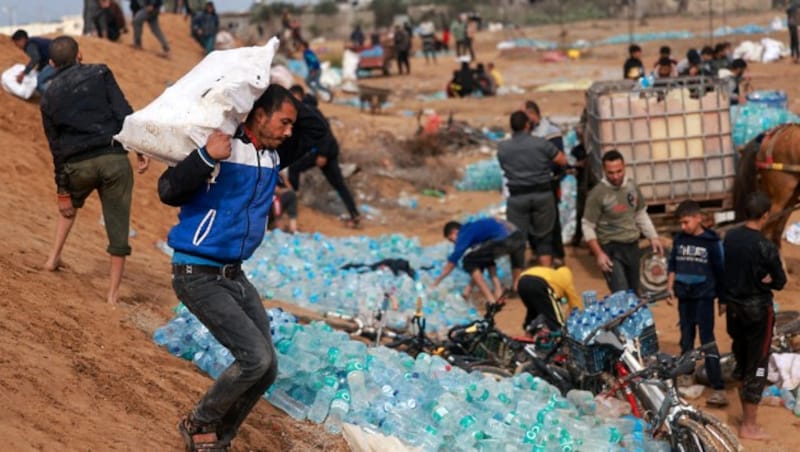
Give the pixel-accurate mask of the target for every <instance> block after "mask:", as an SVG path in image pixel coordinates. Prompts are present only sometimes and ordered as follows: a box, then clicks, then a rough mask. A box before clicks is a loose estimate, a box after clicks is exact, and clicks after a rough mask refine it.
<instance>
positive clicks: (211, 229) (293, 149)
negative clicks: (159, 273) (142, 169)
mask: <svg viewBox="0 0 800 452" xmlns="http://www.w3.org/2000/svg"><path fill="white" fill-rule="evenodd" d="M295 106H296V107H297V119H296V121H295V123H294V125H293V127H292V136H291V137H289V138H288V139H286V140H285V141H284V142H283V143H282V144H281V145H280V146H279V147H278V149H277V150H266V149H262V150H258V149H256V147H255V145H254V144H253V143H252V141H251V140H250V138H249V137H248V136H247V134H246V133H245V131H244V126H243V125H241V126H239V128H238V130H237V131H236V133H235V134H234V136H233V137H232V138H231V155H230V157H229V158H227V159H225V160H223V161H220V162H214V161H213V160H212V159H211V158H210V157H209V156H208V153H206V150H205V149H204V148H200V149H196V150H194V151H192V153H191V154H189V156H188V157H186V158H185V159H184V160H183V161H182V162H180V163H178V164H177V165H175V166H174V167H172V168H167V170H166V171H165V172H164V174H162V175H161V177H160V178H159V180H158V195H159V197H160V198H161V202H163V203H165V204H168V205H170V206H175V207H180V208H181V210H180V213H178V220H179V222H178V224H177V225H175V226H174V227H173V228H172V230H171V231H170V233H169V237H168V239H167V242H168V243H169V246H171V247H172V248H173V249H174V250H175V254H174V256H173V262H174V263H179V264H206V265H224V264H230V263H238V262H241V261H243V260H245V259H247V258H249V257H250V256H251V255H252V254H253V252H254V251H255V249H256V248H257V247H258V245H259V244H261V241H262V240H263V239H264V233H265V230H266V225H267V217H268V215H269V211H270V207H271V206H272V197H273V195H274V191H275V185H276V183H277V181H278V172H279V171H280V169H281V167H287V166H289V165H291V164H292V163H294V162H296V161H297V160H298V159H300V158H301V157H302V156H303V155H304V154H306V153H307V152H308V150H309V149H311V148H314V147H315V146H320V145H321V144H320V143H324V142H325V141H326V140H327V137H328V135H329V134H330V129H329V126H328V123H327V122H326V121H325V120H324V119H323V118H322V117H321V116H320V115H319V114H318V113H317V112H315V111H314V110H313V109H311V108H309V107H308V106H305V105H302V104H300V103H299V102H295Z"/></svg>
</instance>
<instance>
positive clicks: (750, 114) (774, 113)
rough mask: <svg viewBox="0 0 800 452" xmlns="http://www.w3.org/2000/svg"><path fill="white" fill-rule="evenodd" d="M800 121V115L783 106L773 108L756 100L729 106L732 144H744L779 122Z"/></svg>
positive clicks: (779, 123)
mask: <svg viewBox="0 0 800 452" xmlns="http://www.w3.org/2000/svg"><path fill="white" fill-rule="evenodd" d="M796 122H800V116H797V115H796V114H794V113H792V112H791V111H789V110H786V109H784V108H774V107H770V106H767V105H764V104H760V103H757V102H749V103H747V104H744V105H733V106H731V125H732V127H733V144H734V145H736V146H737V147H739V146H744V145H745V144H747V142H749V141H750V140H752V139H753V138H755V137H756V136H758V134H760V133H762V132H766V131H767V130H769V129H771V128H773V127H775V126H779V125H781V124H788V123H796Z"/></svg>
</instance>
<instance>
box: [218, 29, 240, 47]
mask: <svg viewBox="0 0 800 452" xmlns="http://www.w3.org/2000/svg"><path fill="white" fill-rule="evenodd" d="M234 47H236V40H235V39H234V38H233V35H232V34H230V33H229V32H227V31H225V30H222V31H220V32H219V33H217V36H216V38H214V48H215V49H217V50H230V49H232V48H234Z"/></svg>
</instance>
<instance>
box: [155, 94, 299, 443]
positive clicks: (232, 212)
mask: <svg viewBox="0 0 800 452" xmlns="http://www.w3.org/2000/svg"><path fill="white" fill-rule="evenodd" d="M298 107H299V106H298V105H297V103H296V101H295V100H294V98H293V97H292V95H291V94H290V93H289V91H288V90H286V89H285V88H282V87H280V86H278V85H270V87H269V88H268V89H267V90H266V92H265V93H264V94H263V95H262V96H261V97H259V98H258V99H257V100H256V101H255V103H254V105H253V108H252V110H251V111H250V113H249V115H248V116H247V119H246V120H245V122H244V124H241V125H240V126H239V127H238V129H237V130H236V132H235V133H234V135H233V136H230V135H226V134H224V133H222V132H219V131H217V132H214V133H212V134H211V136H210V137H209V138H208V142H207V143H206V145H205V146H203V147H201V148H199V149H195V150H194V151H192V152H191V153H190V154H189V156H188V157H186V158H185V159H184V160H183V161H181V162H179V163H178V164H177V165H176V166H174V167H172V168H168V169H167V170H166V171H165V172H164V174H162V175H161V178H160V179H159V181H158V194H159V196H160V198H161V201H162V202H164V203H166V204H169V205H171V206H176V207H180V213H179V214H178V220H179V222H178V224H177V225H176V226H174V227H173V228H172V230H171V231H170V233H169V238H168V243H169V245H170V246H171V247H172V248H173V249H174V250H175V252H174V255H173V257H172V274H173V277H172V278H173V279H172V286H173V288H174V289H175V293H176V294H177V296H178V298H179V299H180V300H181V301H182V302H183V304H184V305H186V307H187V308H188V309H189V311H191V312H192V313H193V314H194V315H195V316H197V318H198V319H199V320H200V321H201V322H202V323H203V324H204V325H205V326H206V327H207V328H208V330H209V332H211V334H213V335H214V337H215V338H216V339H217V340H218V341H219V342H220V343H221V344H222V345H223V346H225V347H226V348H228V349H229V350H230V352H231V354H232V355H233V357H234V358H235V361H234V362H233V364H232V365H231V366H230V367H228V368H227V369H226V370H225V371H224V372H223V373H222V374H221V375H220V376H219V378H218V379H217V381H216V382H215V383H214V384H213V385H212V386H211V388H210V389H209V390H208V392H207V393H206V394H205V395H204V396H203V398H202V399H201V400H200V402H198V404H197V405H196V406H195V407H194V409H193V410H192V411H191V412H190V413H189V415H188V416H187V417H185V418H184V419H183V420H182V421H181V422H180V424H179V425H178V429H179V431H180V433H181V435H182V436H183V438H184V441H185V443H186V448H187V450H190V451H224V450H228V448H229V447H230V443H231V441H232V440H233V438H234V437H235V436H236V433H237V431H238V429H239V426H240V425H241V424H242V422H243V421H244V419H245V418H246V417H247V415H248V414H249V413H250V411H251V410H252V409H253V407H254V406H255V404H256V403H257V402H258V400H259V399H260V398H261V397H262V396H263V395H264V392H265V391H266V390H267V389H268V388H269V387H270V386H271V385H272V383H273V381H274V380H275V377H276V375H277V361H276V359H277V357H276V354H275V350H274V347H273V344H272V340H271V337H270V332H269V328H270V326H269V320H268V319H267V316H266V313H265V311H264V306H263V305H262V304H261V297H260V296H259V294H258V292H257V291H256V289H255V287H253V285H252V284H251V283H250V281H249V280H248V279H247V277H246V276H245V274H244V272H242V268H241V263H242V261H243V260H245V259H247V258H249V257H250V256H251V255H252V254H253V252H254V251H255V249H256V248H257V247H258V245H260V244H261V242H262V240H263V239H264V233H265V230H266V223H267V216H268V215H269V211H270V206H271V205H272V199H273V194H274V190H275V184H276V182H277V181H278V172H279V171H280V169H281V168H280V167H281V166H283V165H287V164H289V163H291V161H292V160H296V159H297V158H298V157H299V156H300V154H301V152H300V151H299V150H298V149H300V147H294V148H291V149H285V150H282V151H280V152H279V151H278V150H277V149H278V147H279V146H280V145H281V143H284V142H285V141H287V139H288V138H289V137H290V136H292V135H293V128H294V135H295V137H294V138H295V139H297V138H298V137H297V135H300V136H303V137H304V136H305V135H306V134H313V130H311V129H308V130H311V131H310V132H308V131H307V129H303V128H302V127H301V126H302V125H303V124H301V123H299V122H298V123H296V120H297V119H298ZM215 168H218V173H216V174H214V175H212V173H214V172H215Z"/></svg>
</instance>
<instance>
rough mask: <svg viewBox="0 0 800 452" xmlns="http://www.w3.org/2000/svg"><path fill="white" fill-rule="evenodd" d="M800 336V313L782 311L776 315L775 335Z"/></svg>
mask: <svg viewBox="0 0 800 452" xmlns="http://www.w3.org/2000/svg"><path fill="white" fill-rule="evenodd" d="M787 334H800V313H798V312H797V311H781V312H778V313H777V314H775V335H776V336H783V335H787Z"/></svg>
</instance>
